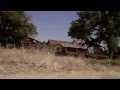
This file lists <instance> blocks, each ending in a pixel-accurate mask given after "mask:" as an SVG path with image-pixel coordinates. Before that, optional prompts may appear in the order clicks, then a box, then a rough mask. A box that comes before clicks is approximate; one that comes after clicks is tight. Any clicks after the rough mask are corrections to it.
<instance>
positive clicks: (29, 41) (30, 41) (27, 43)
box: [21, 37, 42, 48]
mask: <svg viewBox="0 0 120 90" xmlns="http://www.w3.org/2000/svg"><path fill="white" fill-rule="evenodd" d="M21 45H22V47H26V48H31V47H34V48H39V47H40V46H42V42H40V41H38V40H36V39H34V38H30V37H28V38H26V39H24V40H22V41H21Z"/></svg>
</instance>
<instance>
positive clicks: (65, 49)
mask: <svg viewBox="0 0 120 90" xmlns="http://www.w3.org/2000/svg"><path fill="white" fill-rule="evenodd" d="M47 45H48V46H50V47H51V48H52V49H54V50H56V53H57V54H63V55H84V54H86V53H87V47H86V45H85V44H78V43H76V42H75V41H73V42H67V41H58V40H48V42H47Z"/></svg>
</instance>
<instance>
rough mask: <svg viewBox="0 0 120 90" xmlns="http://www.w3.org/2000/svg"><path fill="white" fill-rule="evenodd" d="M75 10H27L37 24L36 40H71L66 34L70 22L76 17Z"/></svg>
mask: <svg viewBox="0 0 120 90" xmlns="http://www.w3.org/2000/svg"><path fill="white" fill-rule="evenodd" d="M76 12H77V11H27V13H28V14H30V15H31V16H32V22H33V23H34V24H35V25H36V26H37V32H38V35H37V36H36V39H37V40H40V41H47V40H48V39H54V40H65V41H72V39H71V38H70V37H68V36H67V32H68V31H69V27H70V23H71V21H72V20H75V19H77V18H78V17H77V15H76Z"/></svg>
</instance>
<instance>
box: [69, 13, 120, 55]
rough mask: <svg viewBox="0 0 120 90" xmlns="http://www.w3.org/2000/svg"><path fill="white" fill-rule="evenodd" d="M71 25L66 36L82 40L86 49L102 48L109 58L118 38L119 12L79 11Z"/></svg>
mask: <svg viewBox="0 0 120 90" xmlns="http://www.w3.org/2000/svg"><path fill="white" fill-rule="evenodd" d="M77 15H78V16H79V19H78V20H74V21H72V23H71V27H70V29H69V32H68V36H70V37H72V38H73V39H78V40H83V41H85V43H86V44H87V45H88V47H91V46H93V47H96V46H97V47H104V48H105V49H106V50H107V51H108V55H109V57H111V56H112V55H113V54H114V52H115V51H117V47H118V40H119V38H120V12H119V11H80V12H77Z"/></svg>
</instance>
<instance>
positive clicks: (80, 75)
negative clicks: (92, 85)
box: [0, 71, 120, 79]
mask: <svg viewBox="0 0 120 90" xmlns="http://www.w3.org/2000/svg"><path fill="white" fill-rule="evenodd" d="M109 78H111V79H116V78H120V72H112V71H111V72H100V71H99V72H97V71H70V72H30V73H17V74H10V75H0V79H109Z"/></svg>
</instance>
